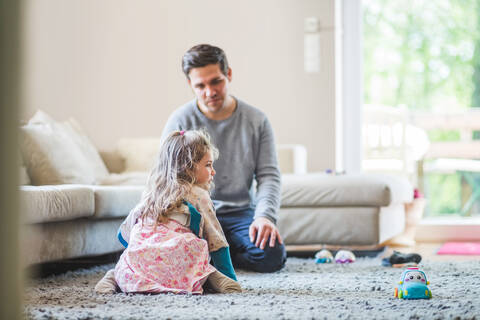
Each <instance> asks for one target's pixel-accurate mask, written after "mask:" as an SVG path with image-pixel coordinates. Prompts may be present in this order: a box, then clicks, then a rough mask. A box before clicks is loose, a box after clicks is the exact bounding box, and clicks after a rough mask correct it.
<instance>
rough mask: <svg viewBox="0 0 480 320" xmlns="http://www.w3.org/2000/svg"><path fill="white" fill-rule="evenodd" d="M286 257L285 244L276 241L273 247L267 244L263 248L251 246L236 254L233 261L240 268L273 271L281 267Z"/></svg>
mask: <svg viewBox="0 0 480 320" xmlns="http://www.w3.org/2000/svg"><path fill="white" fill-rule="evenodd" d="M286 259H287V254H286V251H285V246H284V245H281V244H279V243H277V244H276V246H275V247H273V248H272V247H268V246H267V247H265V249H264V250H261V249H259V248H256V247H251V248H249V249H248V250H247V251H245V252H243V253H241V254H238V255H236V256H235V258H234V263H235V264H237V265H238V267H240V268H242V269H248V270H252V271H256V272H275V271H278V270H280V269H282V268H283V266H284V265H285V261H286Z"/></svg>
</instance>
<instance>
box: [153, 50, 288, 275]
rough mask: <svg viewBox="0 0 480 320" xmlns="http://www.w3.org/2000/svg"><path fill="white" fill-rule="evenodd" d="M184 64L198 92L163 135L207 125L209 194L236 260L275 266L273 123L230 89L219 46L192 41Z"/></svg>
mask: <svg viewBox="0 0 480 320" xmlns="http://www.w3.org/2000/svg"><path fill="white" fill-rule="evenodd" d="M182 67H183V72H184V73H185V75H186V77H187V81H188V84H189V85H190V86H191V88H192V90H193V92H194V94H195V97H196V98H195V99H194V100H192V101H190V102H188V103H186V104H185V105H183V106H182V107H180V108H179V109H177V110H176V111H175V112H174V113H173V114H172V115H171V116H170V118H169V119H168V121H167V124H166V126H165V128H164V130H163V134H162V137H165V136H166V135H167V134H168V133H170V132H171V131H173V130H193V129H206V131H207V132H208V133H209V134H210V136H211V138H212V141H213V143H214V144H215V146H216V147H217V148H218V149H219V151H220V157H219V159H218V160H217V161H216V162H215V164H214V166H215V170H216V172H217V174H216V175H215V180H214V183H215V188H214V190H213V192H212V199H213V202H214V204H215V207H216V211H217V217H218V220H219V221H220V224H221V226H222V229H223V231H224V233H225V236H226V238H227V240H228V243H229V245H230V253H231V256H232V260H233V264H234V266H235V267H238V268H242V269H248V270H253V271H257V272H273V271H276V270H279V269H281V268H282V267H283V265H284V264H285V260H286V253H285V247H284V245H283V242H282V238H281V237H280V234H279V232H278V229H277V227H276V226H275V222H276V217H277V212H278V210H279V207H280V183H281V181H280V171H279V169H278V163H277V157H276V152H275V143H274V137H273V130H272V128H271V125H270V123H269V121H268V119H267V117H266V116H265V115H264V114H263V113H262V112H261V111H260V110H258V109H256V108H254V107H252V106H249V105H248V104H246V103H245V102H243V101H241V100H239V99H237V98H235V97H233V96H232V95H230V93H229V90H228V89H229V84H230V81H231V80H232V69H231V68H230V67H229V66H228V62H227V58H226V55H225V53H224V52H223V50H222V49H220V48H218V47H214V46H211V45H207V44H202V45H197V46H194V47H193V48H191V49H190V50H188V51H187V52H186V53H185V55H184V56H183V61H182ZM253 179H256V182H257V192H256V195H255V196H253V194H252V192H251V191H252V182H253Z"/></svg>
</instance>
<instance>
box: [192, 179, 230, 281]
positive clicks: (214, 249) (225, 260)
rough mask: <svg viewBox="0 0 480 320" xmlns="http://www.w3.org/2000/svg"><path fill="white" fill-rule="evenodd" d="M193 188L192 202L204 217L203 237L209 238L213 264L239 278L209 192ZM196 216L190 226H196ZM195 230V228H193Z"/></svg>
mask: <svg viewBox="0 0 480 320" xmlns="http://www.w3.org/2000/svg"><path fill="white" fill-rule="evenodd" d="M193 189H194V190H192V191H193V192H192V194H193V199H192V202H193V203H192V204H193V206H194V207H195V209H196V210H198V211H199V214H200V216H201V218H202V222H203V223H202V224H203V238H204V239H205V240H207V243H208V249H209V251H210V256H211V258H212V264H213V266H214V267H215V268H217V270H218V271H220V272H222V273H223V274H224V275H226V276H228V277H230V278H232V279H233V280H237V277H236V275H235V271H234V269H233V264H232V259H231V257H230V250H229V247H228V242H227V240H226V239H225V235H224V233H223V230H222V227H221V226H220V222H218V219H217V216H216V214H215V209H214V207H213V203H212V200H211V199H210V196H209V194H208V192H207V191H206V190H204V189H201V188H199V187H194V188H193ZM193 222H194V217H193V216H192V218H191V220H190V223H191V224H190V226H191V228H192V226H194V223H193ZM192 231H193V229H192Z"/></svg>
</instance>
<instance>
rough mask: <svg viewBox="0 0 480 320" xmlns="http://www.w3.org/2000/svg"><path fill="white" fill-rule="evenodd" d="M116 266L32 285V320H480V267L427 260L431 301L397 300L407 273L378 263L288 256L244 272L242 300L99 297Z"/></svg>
mask: <svg viewBox="0 0 480 320" xmlns="http://www.w3.org/2000/svg"><path fill="white" fill-rule="evenodd" d="M112 267H113V264H109V265H103V266H97V267H93V268H90V269H81V270H77V271H69V272H67V273H64V274H61V275H57V276H50V277H47V278H37V279H32V280H30V281H29V282H28V284H27V285H26V288H25V298H24V299H25V300H24V304H25V307H24V314H25V317H26V318H27V319H121V320H124V319H219V320H220V319H402V320H405V319H480V261H464V262H456V261H452V262H428V261H427V262H425V263H422V264H421V265H420V267H421V269H422V270H424V271H425V273H426V274H427V277H428V278H429V280H430V286H429V287H430V289H431V291H432V293H433V298H432V299H431V300H398V299H396V298H394V296H393V292H394V288H395V283H396V282H397V281H398V280H399V277H400V275H401V273H402V271H403V270H402V269H396V268H390V267H383V266H381V263H380V259H378V258H359V259H357V261H356V262H355V263H353V264H350V265H338V264H315V262H314V260H313V259H300V258H289V259H288V261H287V264H286V267H285V268H284V269H283V270H281V271H278V272H276V273H271V274H260V273H253V272H245V271H241V270H238V271H237V276H238V279H239V282H240V284H241V285H242V287H243V288H244V292H243V293H241V294H229V295H228V294H205V295H202V296H199V295H174V294H156V295H145V294H123V293H118V294H114V295H99V294H95V293H94V292H93V287H94V286H95V284H96V282H97V281H98V280H99V279H100V278H101V277H102V276H103V275H104V273H105V271H107V270H108V269H110V268H112Z"/></svg>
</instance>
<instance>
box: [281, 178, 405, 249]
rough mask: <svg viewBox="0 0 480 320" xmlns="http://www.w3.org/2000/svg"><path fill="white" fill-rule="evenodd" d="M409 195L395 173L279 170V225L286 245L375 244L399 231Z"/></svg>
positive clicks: (369, 245)
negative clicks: (280, 189)
mask: <svg viewBox="0 0 480 320" xmlns="http://www.w3.org/2000/svg"><path fill="white" fill-rule="evenodd" d="M412 200H413V188H412V186H411V185H410V183H409V182H408V180H407V179H405V178H400V177H397V176H390V175H380V174H371V173H369V174H356V175H353V174H352V175H349V174H347V175H328V174H323V173H310V174H303V175H299V174H296V175H283V176H282V204H281V208H280V212H279V218H278V221H277V224H278V227H279V230H280V234H281V235H282V237H283V240H284V242H285V244H286V245H287V246H298V245H333V246H335V245H337V246H349V247H365V248H368V247H375V246H378V245H379V244H381V243H382V242H385V241H386V240H388V239H390V238H392V237H394V236H395V235H397V234H400V233H401V232H402V231H403V229H404V226H405V203H409V202H411V201H412Z"/></svg>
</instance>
